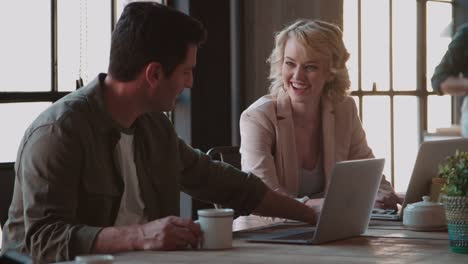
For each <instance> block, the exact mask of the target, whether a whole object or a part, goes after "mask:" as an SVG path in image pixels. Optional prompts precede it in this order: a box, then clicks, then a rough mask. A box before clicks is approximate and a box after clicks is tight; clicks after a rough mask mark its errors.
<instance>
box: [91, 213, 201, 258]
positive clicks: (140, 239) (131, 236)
mask: <svg viewBox="0 0 468 264" xmlns="http://www.w3.org/2000/svg"><path fill="white" fill-rule="evenodd" d="M201 235H202V231H201V229H200V226H199V225H198V224H195V223H194V222H193V221H192V220H190V219H182V218H180V217H175V216H168V217H165V218H161V219H158V220H154V221H151V222H149V223H146V224H143V225H131V226H109V227H105V228H103V229H102V230H101V232H99V234H98V236H97V237H96V240H95V241H94V244H93V248H92V250H91V251H92V253H97V254H100V253H116V252H123V251H133V250H176V249H183V248H186V247H187V246H188V245H191V246H192V248H197V247H198V242H199V241H200V239H201Z"/></svg>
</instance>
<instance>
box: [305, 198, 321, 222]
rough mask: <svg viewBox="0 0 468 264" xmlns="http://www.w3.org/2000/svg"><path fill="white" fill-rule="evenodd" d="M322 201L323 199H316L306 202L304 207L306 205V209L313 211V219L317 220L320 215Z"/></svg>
mask: <svg viewBox="0 0 468 264" xmlns="http://www.w3.org/2000/svg"><path fill="white" fill-rule="evenodd" d="M323 200H324V198H318V199H309V200H307V202H305V205H307V207H310V208H312V209H314V211H315V217H316V218H317V219H318V216H319V215H320V212H321V211H322V206H323Z"/></svg>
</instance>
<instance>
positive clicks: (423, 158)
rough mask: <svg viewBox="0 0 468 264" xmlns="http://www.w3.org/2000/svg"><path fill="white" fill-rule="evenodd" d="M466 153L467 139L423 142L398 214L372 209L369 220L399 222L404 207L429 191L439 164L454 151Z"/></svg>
mask: <svg viewBox="0 0 468 264" xmlns="http://www.w3.org/2000/svg"><path fill="white" fill-rule="evenodd" d="M457 149H459V150H463V151H468V139H466V138H464V139H450V140H437V141H426V142H423V143H422V144H421V145H420V147H419V151H418V156H417V157H416V162H415V163H414V168H413V174H412V175H411V179H410V182H409V185H408V189H407V190H406V196H405V200H404V202H403V204H402V207H401V209H400V211H399V212H397V211H395V210H382V209H375V208H374V209H373V210H372V214H371V219H382V220H401V219H402V218H403V209H404V208H405V207H406V205H408V204H411V203H416V202H419V201H421V200H422V197H423V196H424V195H428V194H429V192H430V189H431V183H432V178H433V177H435V176H437V174H438V171H439V164H440V163H442V162H444V161H445V158H446V157H447V156H449V155H453V154H455V151H456V150H457Z"/></svg>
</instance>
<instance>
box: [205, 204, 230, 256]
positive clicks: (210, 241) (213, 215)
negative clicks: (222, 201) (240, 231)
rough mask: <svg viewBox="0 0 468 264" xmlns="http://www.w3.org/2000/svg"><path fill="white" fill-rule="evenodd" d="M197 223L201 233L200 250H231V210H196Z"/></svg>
mask: <svg viewBox="0 0 468 264" xmlns="http://www.w3.org/2000/svg"><path fill="white" fill-rule="evenodd" d="M197 212H198V220H197V221H196V222H197V223H199V224H200V228H201V230H202V232H203V237H202V241H201V243H200V248H202V249H227V248H232V216H233V214H234V211H233V210H232V209H202V210H198V211H197Z"/></svg>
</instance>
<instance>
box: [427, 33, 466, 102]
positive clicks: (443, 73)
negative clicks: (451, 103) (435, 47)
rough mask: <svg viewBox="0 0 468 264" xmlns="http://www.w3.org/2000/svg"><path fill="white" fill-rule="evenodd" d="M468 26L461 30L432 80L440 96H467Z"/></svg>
mask: <svg viewBox="0 0 468 264" xmlns="http://www.w3.org/2000/svg"><path fill="white" fill-rule="evenodd" d="M467 60H468V26H464V27H463V28H461V29H460V30H459V31H458V32H457V33H456V34H455V36H454V38H453V40H452V42H450V44H449V46H448V50H447V52H446V53H445V55H444V57H443V58H442V60H441V62H440V63H439V65H437V67H436V68H435V70H434V74H433V75H432V78H431V84H432V88H433V89H434V90H435V91H437V92H438V93H439V94H450V95H465V94H467V92H468V79H467V78H466V77H464V76H467V73H468V61H467Z"/></svg>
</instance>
